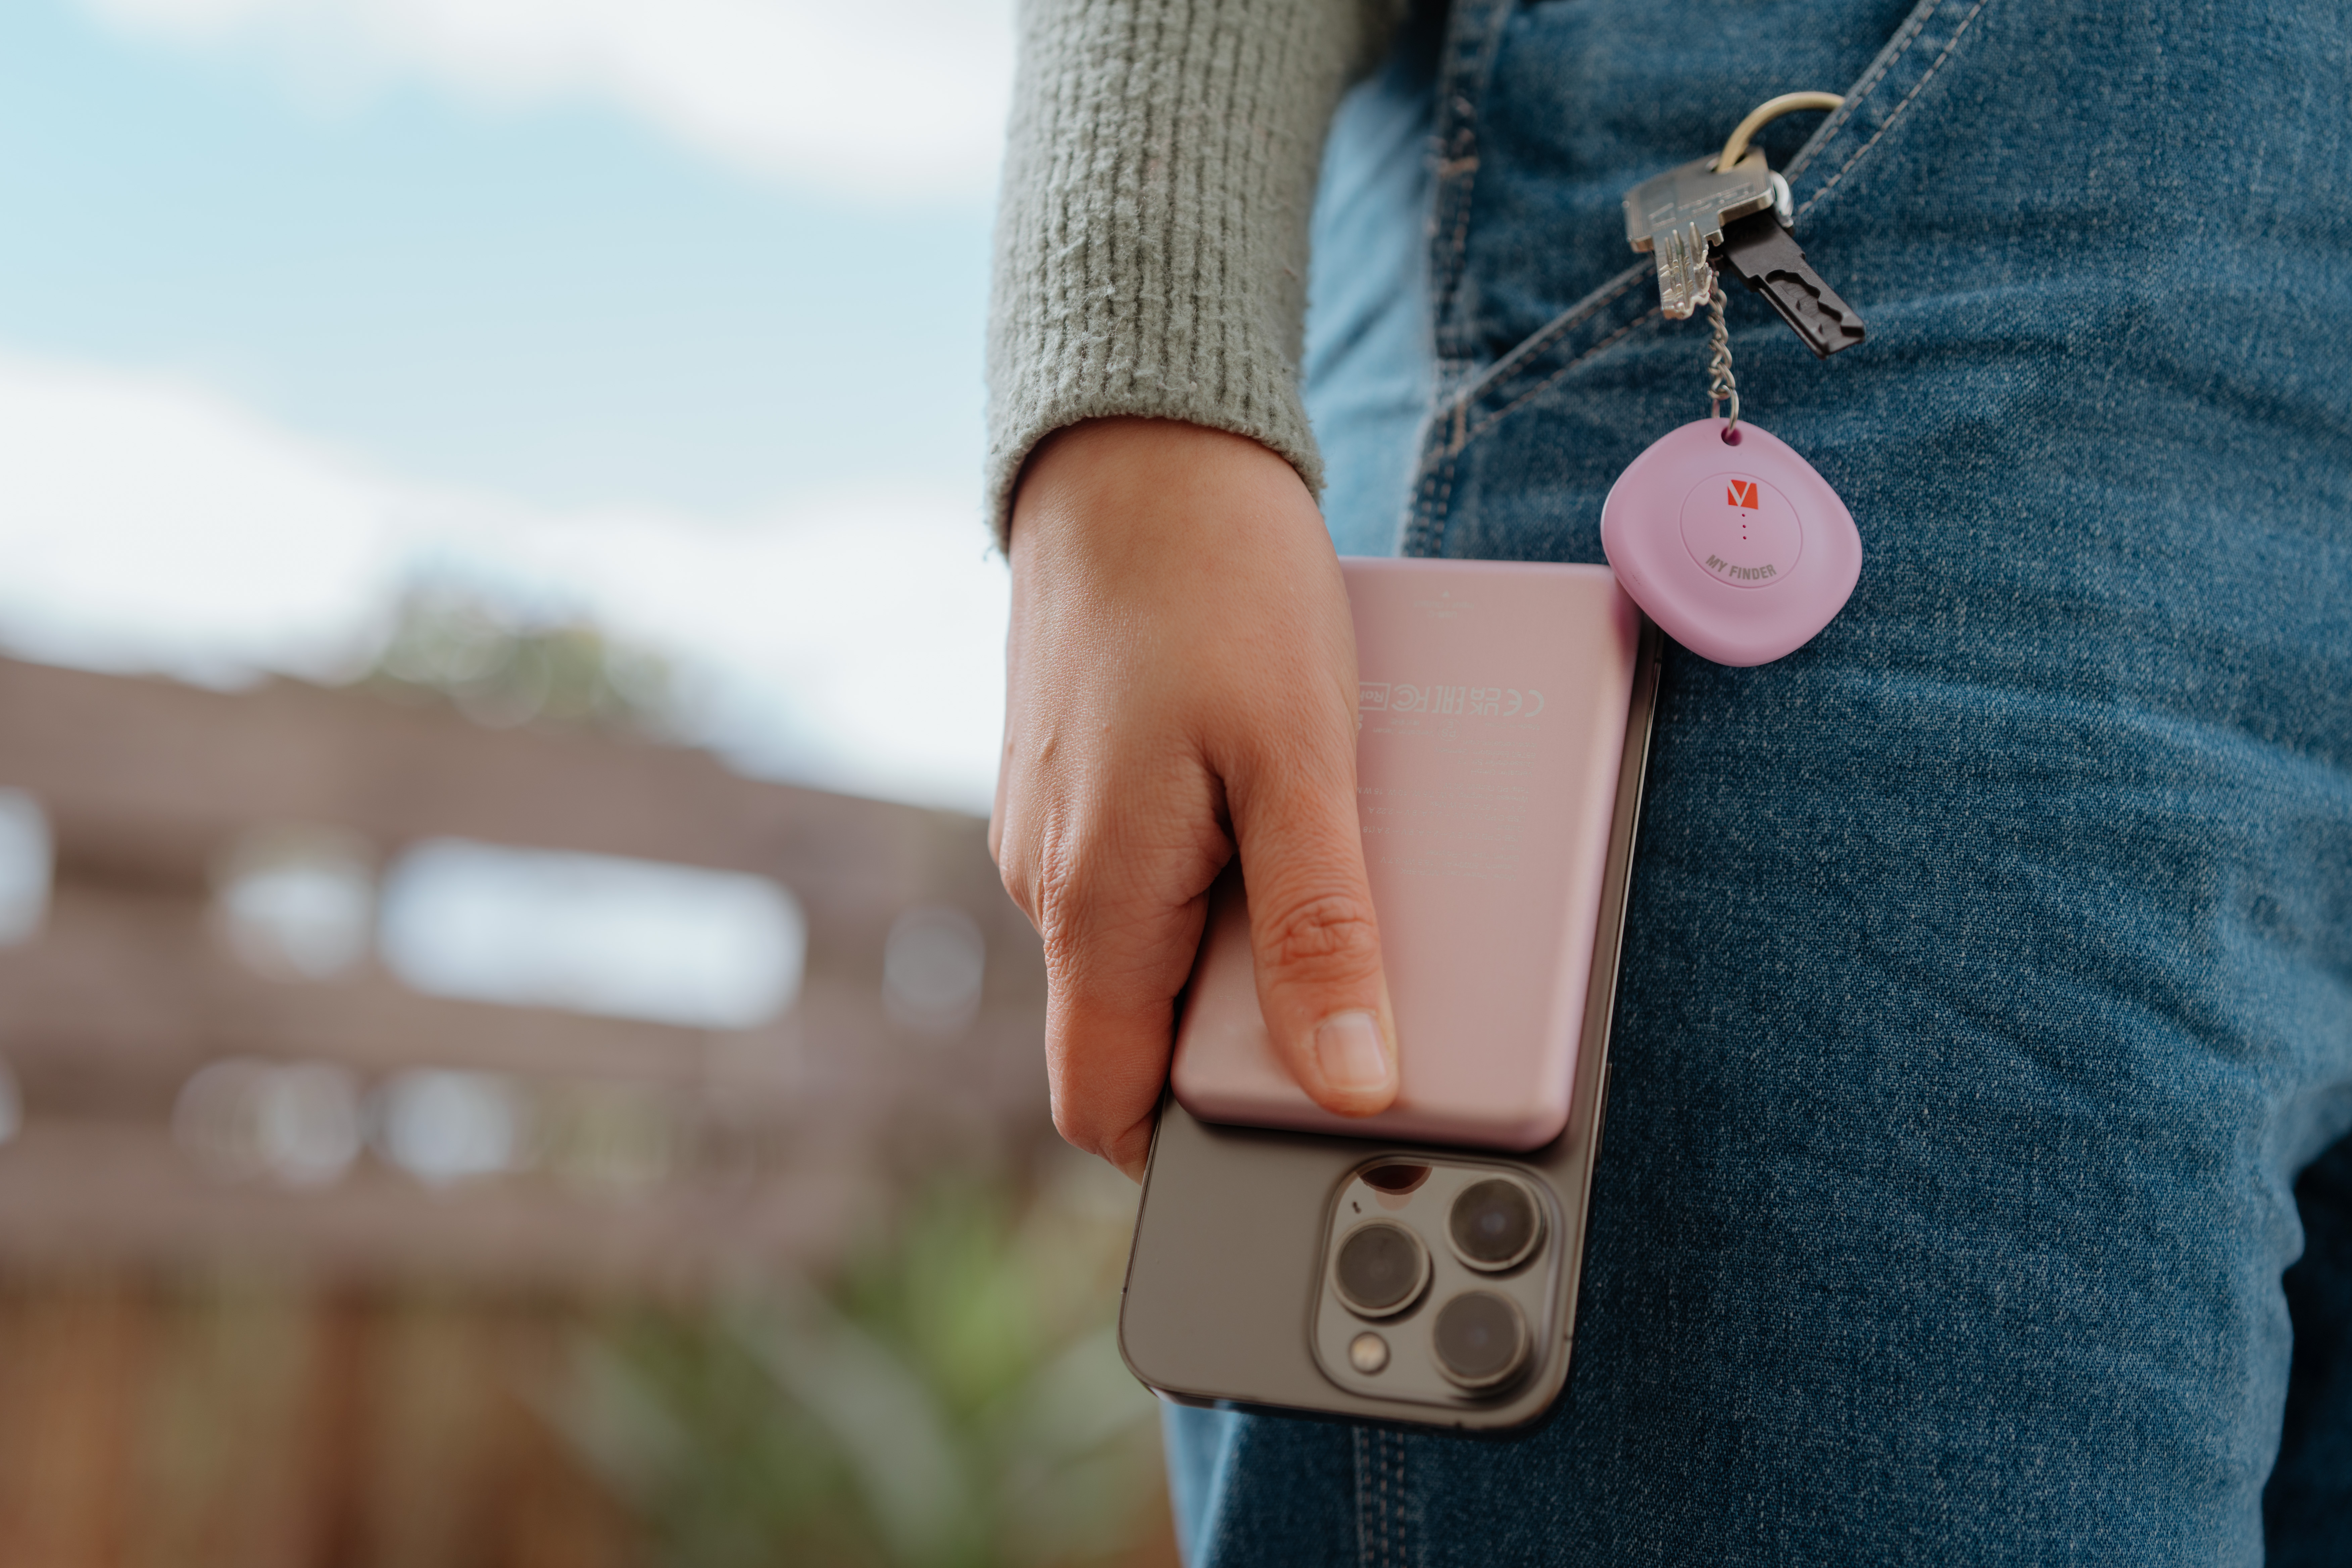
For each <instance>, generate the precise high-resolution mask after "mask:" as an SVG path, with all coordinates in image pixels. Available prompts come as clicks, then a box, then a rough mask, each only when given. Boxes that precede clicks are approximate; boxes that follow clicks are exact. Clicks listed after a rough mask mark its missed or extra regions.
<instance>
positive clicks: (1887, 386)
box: [1168, 0, 2352, 1568]
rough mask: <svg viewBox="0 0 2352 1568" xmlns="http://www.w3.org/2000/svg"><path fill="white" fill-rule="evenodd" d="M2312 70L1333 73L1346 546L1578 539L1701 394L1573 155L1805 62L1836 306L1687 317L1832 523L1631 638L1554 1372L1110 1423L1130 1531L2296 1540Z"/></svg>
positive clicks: (1690, 120)
mask: <svg viewBox="0 0 2352 1568" xmlns="http://www.w3.org/2000/svg"><path fill="white" fill-rule="evenodd" d="M2347 83H2352V22H2347V8H2346V7H2345V6H2344V5H2343V4H2342V0H2277V3H2274V4H2263V3H2261V0H2255V3H2252V4H2242V5H2229V6H2221V5H2211V4H2208V3H2205V0H2105V3H2104V4H2102V3H2095V0H2040V3H2031V0H1922V3H1920V4H1917V5H1912V4H1911V3H1910V0H1748V3H1744V4H1732V3H1729V0H1689V3H1685V4H1678V5H1661V4H1659V3H1658V0H1560V3H1558V4H1527V5H1510V4H1507V3H1499V0H1456V4H1455V5H1454V7H1453V10H1452V14H1451V15H1450V16H1445V17H1443V18H1439V19H1436V20H1433V21H1423V22H1422V23H1420V24H1418V25H1417V26H1415V27H1413V28H1409V29H1408V32H1407V34H1406V37H1405V38H1404V40H1403V42H1402V43H1401V44H1400V46H1399V48H1398V52H1397V54H1396V56H1395V58H1393V59H1392V60H1391V62H1390V65H1389V67H1388V68H1387V69H1386V70H1385V72H1384V73H1383V74H1382V75H1381V76H1380V77H1379V78H1377V79H1374V80H1372V81H1371V82H1369V83H1367V84H1366V85H1365V86H1363V87H1362V88H1360V89H1358V91H1357V92H1356V93H1355V94H1354V95H1353V96H1352V97H1351V98H1350V100H1349V102H1348V103H1347V105H1346V107H1345V108H1344V109H1343V110H1342V113H1341V115H1340V119H1339V122H1338V125H1337V126H1336V128H1335V132H1334V137H1333V142H1332V146H1331V151H1330V153H1329V157H1328V165H1327V167H1328V176H1327V180H1326V184H1325V188H1324V193H1323V196H1322V199H1321V204H1320V206H1319V208H1318V220H1317V221H1318V252H1317V270H1316V274H1315V279H1314V295H1315V300H1316V303H1315V307H1314V314H1313V318H1312V322H1311V328H1312V332H1311V345H1310V356H1309V361H1308V372H1309V392H1310V398H1309V403H1310V407H1311V408H1312V410H1313V411H1314V413H1315V415H1316V417H1317V420H1318V431H1319V434H1320V436H1321V438H1322V439H1323V441H1324V442H1325V444H1326V450H1327V456H1328V458H1329V460H1330V463H1331V468H1332V474H1333V478H1332V488H1331V491H1330V493H1329V496H1328V516H1329V520H1330V523H1331V528H1332V531H1333V533H1334V536H1335V537H1336V538H1337V539H1338V540H1339V542H1340V543H1341V546H1342V548H1343V549H1352V550H1357V551H1377V552H1386V551H1388V550H1391V549H1396V548H1402V549H1404V550H1406V551H1409V552H1427V553H1437V554H1445V555H1457V556H1464V555H1466V556H1491V557H1507V558H1515V559H1529V560H1547V561H1599V560H1601V547H1600V540H1599V523H1600V515H1601V500H1602V498H1603V496H1604V495H1605V494H1606V493H1607V491H1608V489H1609V486H1610V483H1611V481H1612V479H1614V478H1615V477H1616V475H1617V474H1618V473H1619V472H1620V471H1621V470H1622V468H1624V467H1625V465H1626V464H1627V463H1628V462H1630V461H1631V460H1632V459H1633V457H1634V456H1635V455H1636V454H1637V453H1639V452H1640V451H1641V450H1642V449H1643V447H1644V446H1646V445H1647V444H1648V443H1649V442H1650V441H1652V440H1654V438H1656V437H1658V436H1660V435H1662V434H1663V433H1664V432H1665V431H1667V430H1668V429H1671V428H1672V427H1674V426H1676V425H1679V424H1682V423H1683V422H1685V420H1688V419H1692V418H1696V417H1698V416H1699V415H1700V414H1701V412H1702V411H1703V410H1704V409H1705V407H1706V402H1705V393H1704V374H1703V363H1704V357H1705V350H1704V345H1705V338H1706V323H1705V321H1704V319H1703V318H1702V319H1700V320H1696V321H1684V322H1671V321H1664V320H1663V319H1662V318H1661V316H1660V314H1659V312H1658V310H1657V299H1656V292H1655V288H1654V284H1653V283H1652V281H1651V279H1650V274H1649V271H1648V268H1647V267H1646V265H1640V266H1637V265H1634V263H1635V262H1636V260H1637V258H1634V257H1633V254H1632V253H1631V251H1630V250H1629V249H1628V248H1627V247H1626V243H1625V239H1624V235H1623V232H1622V222H1621V219H1620V216H1619V206H1618V201H1619V197H1620V196H1621V195H1622V193H1623V192H1624V191H1625V190H1626V189H1627V188H1628V187H1630V186H1631V185H1633V184H1635V183H1636V182H1637V181H1639V180H1641V179H1643V178H1644V177H1646V176H1647V175H1649V174H1654V173H1656V172H1658V171H1659V170H1661V169H1663V168H1664V167H1666V166H1668V165H1670V164H1673V163H1679V162H1682V161H1684V160H1686V159H1689V158H1692V157H1696V156H1697V155H1699V154H1700V153H1705V152H1706V151H1708V150H1710V149H1712V148H1713V147H1715V146H1717V144H1719V143H1720V142H1721V140H1722V138H1723V136H1724V135H1725V133H1726V132H1727V130H1728V128H1729V127H1730V125H1731V124H1732V123H1733V122H1734V121H1737V120H1738V118H1739V117H1740V115H1741V114H1742V113H1743V112H1744V111H1745V110H1747V109H1748V108H1749V107H1750V106H1751V105H1753V104H1755V103H1757V102H1759V101H1761V100H1764V99H1766V98H1768V97H1770V96H1772V95H1773V94H1775V93H1779V92H1782V91H1786V90H1790V89H1808V88H1827V89H1832V90H1841V91H1843V92H1844V93H1845V94H1846V95H1847V100H1848V101H1847V104H1846V107H1845V109H1844V110H1843V111H1841V112H1840V113H1839V114H1838V115H1837V116H1835V117H1834V118H1832V119H1830V120H1829V121H1826V123H1824V122H1823V121H1822V117H1820V116H1818V115H1811V116H1807V117H1804V118H1803V119H1801V120H1795V119H1792V120H1787V121H1780V122H1779V123H1776V124H1775V125H1774V126H1772V127H1771V128H1770V129H1769V131H1767V132H1765V133H1764V135H1763V136H1762V138H1761V142H1762V145H1763V146H1764V147H1765V149H1766V151H1767V153H1768V154H1769V157H1770V159H1771V162H1772V164H1773V166H1774V167H1775V168H1777V169H1781V170H1783V171H1785V172H1788V173H1789V174H1790V183H1791V184H1792V186H1793V187H1794V193H1795V200H1796V204H1797V206H1798V210H1799V217H1798V225H1797V237H1798V239H1799V240H1800V242H1801V244H1803V246H1804V247H1805V248H1806V251H1807V253H1808V255H1809V256H1810V257H1811V258H1812V260H1813V262H1814V263H1815V265H1816V266H1817V267H1818V268H1819V269H1820V270H1821V271H1822V275H1823V276H1824V277H1825V278H1827V279H1829V281H1830V282H1831V283H1832V285H1833V286H1834V287H1836V288H1837V289H1838V290H1839V291H1840V292H1841V293H1843V295H1844V296H1845V298H1846V299H1847V300H1851V301H1852V302H1853V304H1854V306H1855V307H1856V308H1857V309H1858V310H1860V311H1861V312H1862V314H1863V316H1864V319H1865V320H1866V321H1867V322H1868V325H1869V329H1870V338H1869V341H1868V342H1865V343H1864V344H1862V345H1861V346H1859V347H1856V348H1853V349H1851V350H1849V351H1847V352H1845V353H1840V354H1839V355H1837V356H1836V357H1835V358H1834V359H1832V360H1830V361H1827V362H1822V363H1816V362H1814V361H1813V360H1812V359H1811V356H1810V355H1809V354H1808V353H1805V352H1804V350H1803V348H1802V346H1801V344H1799V343H1798V342H1796V341H1795V338H1794V336H1793V334H1791V333H1790V331H1788V330H1787V329H1786V328H1785V327H1784V326H1782V325H1781V324H1780V321H1778V319H1777V318H1774V317H1772V316H1770V315H1769V313H1768V312H1767V311H1766V310H1764V309H1763V308H1762V305H1761V302H1760V301H1759V300H1753V299H1751V298H1749V297H1748V295H1747V294H1746V292H1745V290H1744V289H1740V288H1738V286H1737V285H1736V284H1735V285H1734V286H1733V288H1732V289H1731V293H1732V295H1733V299H1732V302H1731V308H1730V317H1731V324H1732V339H1733V342H1734V346H1735V353H1736V355H1737V369H1738V376H1739V382H1740V387H1741V391H1742V393H1743V395H1744V397H1745V399H1746V408H1745V414H1746V416H1747V417H1748V418H1750V419H1752V420H1753V421H1755V422H1756V423H1757V424H1759V425H1760V426H1763V427H1765V428H1766V429H1769V430H1770V431H1772V432H1773V433H1774V434H1776V435H1778V436H1780V437H1781V438H1783V439H1784V440H1786V441H1788V442H1790V444H1791V445H1792V446H1794V447H1796V448H1797V450H1798V451H1800V452H1801V453H1803V454H1804V455H1805V456H1806V457H1807V458H1810V459H1811V462H1812V463H1813V464H1814V466H1815V467H1816V468H1819V469H1820V470H1821V472H1822V475H1823V476H1824V477H1825V478H1826V479H1828V480H1829V481H1830V482H1831V484H1832V485H1833V486H1834V487H1835V488H1836V489H1837V490H1838V491H1839V493H1840V494H1841V495H1842V496H1843V498H1844V499H1845V500H1846V502H1847V504H1848V505H1849V506H1850V507H1851V509H1852V510H1853V515H1854V517H1855V519H1856V521H1857V522H1858V523H1859V524H1860V526H1861V529H1862V533H1863V540H1864V551H1865V556H1864V567H1863V574H1862V581H1861V584H1860V586H1859V587H1858V588H1857V589H1856V590H1855V593H1854V595H1853V600H1852V602H1851V603H1850V604H1849V605H1847V607H1846V609H1845V611H1844V613H1843V615H1842V616H1839V617H1838V619H1837V620H1836V621H1834V622H1832V625H1831V626H1830V627H1829V628H1828V629H1827V630H1826V631H1825V632H1824V633H1823V634H1822V636H1821V637H1818V638H1817V639H1816V640H1815V641H1814V642H1813V643H1811V645H1809V646H1808V647H1804V648H1803V649H1801V650H1800V651H1799V652H1797V653H1795V654H1793V655H1791V656H1790V657H1789V658H1785V659H1782V660H1780V662H1778V663H1775V664H1771V665H1767V666H1764V667H1762V668H1756V669H1728V668H1721V667H1718V666H1715V665H1711V664H1708V663H1706V662H1705V661H1702V660H1700V659H1697V658H1693V657H1690V656H1687V655H1685V654H1682V653H1680V652H1679V651H1675V652H1670V655H1669V659H1668V664H1667V668H1666V674H1665V684H1664V697H1663V700H1662V704H1663V705H1662V708H1661V712H1660V721H1659V730H1658V735H1657V742H1656V750H1655V754H1654V763H1653V767H1652V774H1651V793H1650V798H1649V803H1648V807H1647V812H1646V816H1645V818H1644V821H1643V828H1642V838H1641V848H1640V854H1639V858H1638V861H1637V867H1636V871H1635V879H1634V886H1633V904H1632V909H1631V911H1630V918H1629V931H1628V937H1627V943H1626V947H1625V953H1624V960H1623V981H1622V1002H1621V1008H1620V1013H1619V1017H1618V1023H1617V1030H1616V1035H1615V1043H1614V1052H1615V1068H1614V1074H1613V1079H1612V1103H1611V1106H1610V1111H1609V1122H1608V1134H1607V1139H1606V1142H1605V1143H1604V1146H1603V1148H1602V1150H1601V1163H1600V1169H1599V1172H1598V1174H1597V1177H1596V1180H1595V1190H1594V1196H1593V1204H1594V1218H1593V1229H1592V1234H1591V1253H1590V1261H1589V1265H1588V1268H1587V1271H1586V1275H1585V1283H1584V1297H1583V1303H1582V1309H1581V1312H1580V1320H1579V1334H1578V1344H1577V1347H1576V1364H1575V1369H1574V1372H1573V1375H1572V1380H1571V1383H1570V1388H1569V1391H1568V1393H1567V1394H1565V1395H1564V1396H1563V1398H1562V1399H1561V1401H1560V1403H1559V1405H1558V1406H1557V1407H1556V1408H1555V1409H1554V1411H1553V1412H1552V1414H1551V1415H1549V1417H1548V1418H1547V1419H1546V1420H1545V1421H1543V1422H1542V1423H1541V1424H1539V1425H1538V1426H1537V1427H1536V1428H1535V1429H1533V1430H1531V1431H1528V1432H1526V1433H1524V1434H1521V1435H1518V1436H1513V1437H1510V1438H1507V1439H1502V1440H1478V1439H1470V1438H1462V1437H1454V1436H1441V1435H1436V1434H1432V1433H1423V1432H1418V1431H1412V1432H1403V1431H1394V1430H1383V1429H1377V1428H1371V1427H1351V1426H1344V1425H1339V1424H1334V1423H1322V1422H1310V1421H1305V1420H1288V1419H1283V1418H1278V1417H1271V1416H1259V1415H1237V1414H1233V1413H1213V1412H1196V1411H1180V1410H1171V1412H1170V1415H1169V1425H1168V1432H1169V1437H1170V1452H1171V1469H1172V1473H1173V1477H1174V1482H1175V1495H1176V1500H1177V1505H1178V1512H1179V1521H1180V1533H1181V1536H1182V1538H1183V1540H1184V1542H1185V1546H1186V1551H1187V1553H1188V1555H1189V1558H1190V1560H1191V1561H1192V1563H1195V1564H1196V1565H1199V1564H1241V1563H1283V1564H1293V1565H1296V1564H1316V1563H1381V1564H1386V1563H1416V1564H1430V1565H1436V1564H1457V1563H1458V1564H1501V1563H1595V1564H1599V1563H1611V1564H1618V1563H1673V1564H1689V1563H1706V1564H1724V1563H1934V1564H1936V1565H1937V1568H1958V1565H1962V1564H1973V1563H2133V1564H2147V1563H2198V1564H2212V1563H2256V1562H2260V1561H2263V1558H2264V1556H2265V1552H2266V1551H2267V1553H2268V1556H2269V1559H2270V1561H2272V1562H2273V1563H2296V1564H2300V1563H2322V1562H2331V1563H2343V1562H2347V1561H2352V1146H2347V1144H2346V1143H2344V1142H2340V1140H2342V1139H2343V1138H2344V1137H2345V1134H2346V1131H2347V1127H2352V425H2347V416H2352V372H2347V364H2352V87H2347ZM2299 1177H2300V1184H2298V1178H2299ZM2298 1197H2300V1200H2301V1202H2300V1205H2299V1204H2298ZM2306 1244H2308V1247H2309V1250H2308V1251H2307V1252H2306ZM2298 1258H2301V1261H2300V1262H2298V1261H2297V1259H2298ZM2266 1534H2267V1539H2266Z"/></svg>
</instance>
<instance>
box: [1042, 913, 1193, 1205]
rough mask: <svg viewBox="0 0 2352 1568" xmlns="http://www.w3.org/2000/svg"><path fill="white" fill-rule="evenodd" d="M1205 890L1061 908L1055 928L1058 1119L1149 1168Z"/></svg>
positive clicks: (1080, 1142) (1138, 1170)
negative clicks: (1165, 901) (1162, 899)
mask: <svg viewBox="0 0 2352 1568" xmlns="http://www.w3.org/2000/svg"><path fill="white" fill-rule="evenodd" d="M1207 910H1208V900H1207V899H1206V898H1205V897H1202V898H1197V899H1194V900H1192V901H1191V902H1190V903H1187V904H1180V905H1177V906H1176V907H1174V908H1172V909H1169V908H1163V909H1160V910H1145V909H1140V908H1136V907H1133V906H1129V908H1127V909H1125V910H1119V911H1112V910H1104V909H1099V908H1097V909H1074V908H1070V907H1068V906H1064V907H1061V908H1057V909H1055V910H1053V912H1052V914H1051V916H1050V917H1049V918H1050V922H1051V923H1050V930H1049V933H1048V935H1047V938H1046V968H1047V976H1048V989H1047V995H1046V1003H1045V1069H1046V1077H1047V1080H1048V1082H1049V1084H1050V1086H1051V1089H1052V1091H1053V1105H1054V1125H1055V1129H1056V1130H1057V1131H1060V1133H1061V1134H1062V1136H1063V1137H1064V1138H1066V1139H1067V1140H1068V1141H1069V1142H1071V1143H1072V1144H1074V1145H1076V1147H1078V1148H1080V1149H1085V1150H1087V1151H1089V1152H1093V1153H1096V1154H1099V1155H1101V1156H1102V1157H1103V1158H1104V1159H1106V1160H1108V1161H1109V1162H1110V1163H1112V1164H1114V1165H1116V1166H1118V1168H1119V1169H1120V1170H1122V1171H1124V1172H1126V1173H1128V1174H1129V1176H1132V1177H1134V1178H1135V1179H1136V1180H1138V1181H1140V1180H1142V1178H1143V1164H1144V1156H1145V1155H1146V1154H1147V1153H1149V1152H1150V1147H1151V1124H1152V1117H1153V1114H1154V1112H1155V1111H1156V1110H1158V1108H1159V1104H1160V1086H1161V1085H1162V1084H1163V1083H1164V1082H1166V1080H1167V1077H1168V1055H1169V1048H1170V1042H1171V1037H1172V1034H1173V1031H1174V1026H1175V1002H1176V994H1177V992H1178V991H1180V990H1181V988H1182V986H1183V984H1184V980H1185V977H1186V975H1187V974H1189V973H1190V972H1191V969H1192V954H1193V952H1194V950H1195V949H1197V948H1198V947H1199V946H1200V942H1201V930H1202V924H1203V922H1204V921H1205V920H1206V918H1207Z"/></svg>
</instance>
